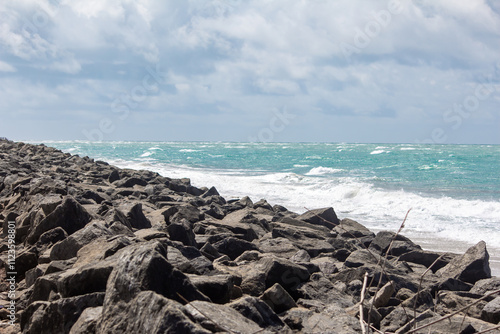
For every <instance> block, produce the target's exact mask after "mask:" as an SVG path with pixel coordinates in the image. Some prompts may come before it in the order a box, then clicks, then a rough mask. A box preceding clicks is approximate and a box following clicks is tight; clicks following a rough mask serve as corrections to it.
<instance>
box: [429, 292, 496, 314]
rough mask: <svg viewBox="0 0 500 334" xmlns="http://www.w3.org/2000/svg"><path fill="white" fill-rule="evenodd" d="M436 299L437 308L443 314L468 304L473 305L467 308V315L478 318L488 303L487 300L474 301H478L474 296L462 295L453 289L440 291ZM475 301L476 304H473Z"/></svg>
mask: <svg viewBox="0 0 500 334" xmlns="http://www.w3.org/2000/svg"><path fill="white" fill-rule="evenodd" d="M436 300H437V301H436V308H435V309H436V311H437V312H438V313H439V314H441V315H446V314H448V313H451V312H454V311H457V310H459V309H462V308H464V307H465V306H467V305H471V306H470V307H469V308H468V309H467V315H468V316H471V317H474V318H478V319H479V318H480V317H481V310H482V309H483V307H484V306H485V305H486V304H487V302H486V301H480V302H478V303H474V302H475V301H476V300H475V299H474V298H469V297H464V296H460V295H458V294H456V293H455V292H453V291H441V292H439V293H438V295H437V299H436ZM473 303H474V305H472V304H473Z"/></svg>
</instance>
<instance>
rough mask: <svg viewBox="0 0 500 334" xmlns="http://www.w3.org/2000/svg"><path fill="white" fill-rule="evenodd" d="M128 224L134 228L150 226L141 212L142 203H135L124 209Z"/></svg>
mask: <svg viewBox="0 0 500 334" xmlns="http://www.w3.org/2000/svg"><path fill="white" fill-rule="evenodd" d="M124 212H125V215H126V217H127V221H128V222H129V224H130V226H132V227H133V228H136V229H143V228H150V227H151V222H150V221H149V219H147V218H146V216H145V215H144V212H142V203H136V204H134V205H132V207H129V209H128V210H126V211H124Z"/></svg>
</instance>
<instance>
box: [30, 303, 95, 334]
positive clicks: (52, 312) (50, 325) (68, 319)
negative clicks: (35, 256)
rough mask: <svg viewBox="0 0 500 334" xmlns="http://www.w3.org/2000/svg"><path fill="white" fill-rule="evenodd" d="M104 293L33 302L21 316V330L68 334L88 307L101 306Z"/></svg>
mask: <svg viewBox="0 0 500 334" xmlns="http://www.w3.org/2000/svg"><path fill="white" fill-rule="evenodd" d="M103 300H104V293H92V294H88V295H84V296H78V297H71V298H63V299H59V300H57V301H54V302H51V303H49V302H34V303H32V304H31V305H30V306H28V308H27V309H26V310H25V311H24V312H23V313H22V315H21V329H22V330H23V333H27V334H31V333H32V334H45V333H46V334H53V333H68V332H69V331H70V329H71V327H72V326H73V324H74V323H75V322H76V321H77V320H78V318H79V317H80V314H81V313H82V312H83V310H84V309H86V308H88V307H96V306H100V305H102V303H103Z"/></svg>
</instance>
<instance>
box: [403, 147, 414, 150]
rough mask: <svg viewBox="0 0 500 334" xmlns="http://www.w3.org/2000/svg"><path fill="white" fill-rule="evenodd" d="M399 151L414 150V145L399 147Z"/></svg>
mask: <svg viewBox="0 0 500 334" xmlns="http://www.w3.org/2000/svg"><path fill="white" fill-rule="evenodd" d="M400 150H401V151H414V150H416V148H415V147H401V148H400Z"/></svg>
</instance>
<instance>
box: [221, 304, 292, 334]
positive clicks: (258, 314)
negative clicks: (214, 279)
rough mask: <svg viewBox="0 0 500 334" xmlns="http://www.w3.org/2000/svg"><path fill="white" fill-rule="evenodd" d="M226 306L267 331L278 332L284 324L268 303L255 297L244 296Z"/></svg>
mask: <svg viewBox="0 0 500 334" xmlns="http://www.w3.org/2000/svg"><path fill="white" fill-rule="evenodd" d="M290 298H291V297H290ZM228 306H230V307H232V308H233V309H235V310H236V311H238V312H239V313H240V314H241V315H243V316H244V317H246V318H247V319H250V320H251V321H253V322H255V323H257V324H258V325H259V326H260V327H262V328H266V329H267V330H269V331H273V332H279V331H280V330H281V329H283V327H284V326H285V324H284V323H283V321H281V319H280V318H279V317H278V316H277V315H276V313H274V311H273V310H272V309H271V308H270V307H269V305H268V304H266V303H265V302H263V301H262V300H260V299H258V298H256V297H251V296H245V297H242V298H240V299H238V300H235V301H234V302H232V303H230V304H228Z"/></svg>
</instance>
